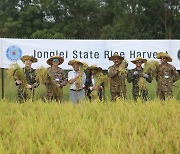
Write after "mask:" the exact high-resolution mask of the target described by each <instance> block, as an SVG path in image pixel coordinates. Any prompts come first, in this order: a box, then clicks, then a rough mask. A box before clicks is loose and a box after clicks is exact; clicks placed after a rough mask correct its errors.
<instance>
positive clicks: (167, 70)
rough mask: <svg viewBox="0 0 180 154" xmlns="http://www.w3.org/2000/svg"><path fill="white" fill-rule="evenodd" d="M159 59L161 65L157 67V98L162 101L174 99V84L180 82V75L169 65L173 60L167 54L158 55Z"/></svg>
mask: <svg viewBox="0 0 180 154" xmlns="http://www.w3.org/2000/svg"><path fill="white" fill-rule="evenodd" d="M157 59H160V60H161V64H159V65H158V67H157V76H156V80H157V96H158V98H159V99H161V100H165V98H172V97H173V94H172V86H173V83H174V82H176V81H177V80H179V74H178V72H177V71H176V68H175V67H174V66H172V65H171V64H169V63H168V62H172V58H171V57H170V56H169V55H168V54H167V53H165V52H160V53H158V54H157Z"/></svg>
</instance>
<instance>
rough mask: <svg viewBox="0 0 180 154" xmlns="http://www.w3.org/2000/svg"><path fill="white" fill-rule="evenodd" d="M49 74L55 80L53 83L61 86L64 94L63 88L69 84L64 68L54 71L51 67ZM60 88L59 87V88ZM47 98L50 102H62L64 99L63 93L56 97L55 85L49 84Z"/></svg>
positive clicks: (47, 84) (47, 85)
mask: <svg viewBox="0 0 180 154" xmlns="http://www.w3.org/2000/svg"><path fill="white" fill-rule="evenodd" d="M48 72H49V73H50V75H51V77H52V78H53V82H55V84H60V89H59V90H60V91H61V92H62V87H63V86H65V85H66V84H67V82H68V79H67V75H66V74H65V72H64V70H63V69H62V68H59V67H58V70H55V71H54V70H53V69H52V68H51V67H49V68H48ZM57 88H58V87H57ZM46 89H47V93H46V98H47V99H48V100H56V101H61V99H62V93H61V94H58V95H56V94H55V93H53V90H52V89H53V85H52V84H51V83H50V82H49V83H48V82H47V83H46Z"/></svg>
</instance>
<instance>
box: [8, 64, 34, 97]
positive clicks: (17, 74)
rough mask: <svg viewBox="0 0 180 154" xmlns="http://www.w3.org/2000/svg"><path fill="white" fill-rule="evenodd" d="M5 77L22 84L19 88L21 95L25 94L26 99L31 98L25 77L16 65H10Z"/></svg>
mask: <svg viewBox="0 0 180 154" xmlns="http://www.w3.org/2000/svg"><path fill="white" fill-rule="evenodd" d="M7 75H8V77H9V78H12V79H15V80H20V81H21V82H22V83H21V87H22V91H23V93H26V94H27V97H28V98H30V96H32V94H31V91H30V90H29V89H28V88H27V80H26V75H25V73H24V71H23V68H21V67H20V66H19V65H18V63H14V64H11V65H10V68H9V69H8V70H7Z"/></svg>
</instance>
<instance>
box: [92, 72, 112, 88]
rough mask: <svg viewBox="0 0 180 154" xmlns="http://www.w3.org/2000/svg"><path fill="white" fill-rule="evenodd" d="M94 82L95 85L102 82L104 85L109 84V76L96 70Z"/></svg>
mask: <svg viewBox="0 0 180 154" xmlns="http://www.w3.org/2000/svg"><path fill="white" fill-rule="evenodd" d="M95 83H96V85H98V86H99V85H101V84H102V83H104V85H105V86H108V85H109V77H108V76H107V75H104V74H103V73H102V72H98V73H97V74H96V76H95Z"/></svg>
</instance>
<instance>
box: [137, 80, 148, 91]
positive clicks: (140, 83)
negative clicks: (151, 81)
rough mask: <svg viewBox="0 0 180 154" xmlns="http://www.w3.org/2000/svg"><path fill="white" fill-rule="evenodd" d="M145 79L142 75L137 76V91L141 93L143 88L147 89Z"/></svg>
mask: <svg viewBox="0 0 180 154" xmlns="http://www.w3.org/2000/svg"><path fill="white" fill-rule="evenodd" d="M146 83H147V82H146V79H145V78H143V77H140V78H139V81H138V86H139V92H140V93H141V92H142V91H143V90H146V89H147V85H146Z"/></svg>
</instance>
